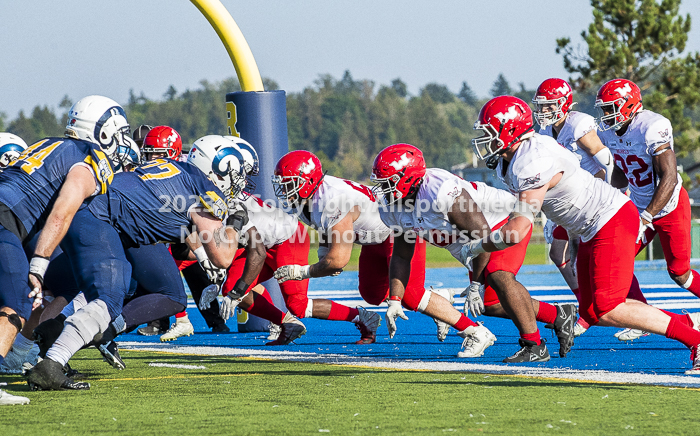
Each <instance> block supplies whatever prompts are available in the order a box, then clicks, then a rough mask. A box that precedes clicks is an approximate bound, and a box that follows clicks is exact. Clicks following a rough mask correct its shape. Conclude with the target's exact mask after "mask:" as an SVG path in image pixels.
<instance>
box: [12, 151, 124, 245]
mask: <svg viewBox="0 0 700 436" xmlns="http://www.w3.org/2000/svg"><path fill="white" fill-rule="evenodd" d="M75 165H87V166H89V167H90V168H92V171H93V172H94V174H95V177H96V182H97V186H98V189H99V192H101V193H104V192H106V191H107V186H108V185H109V184H110V183H111V182H112V179H113V177H114V170H113V165H112V162H111V161H110V159H109V157H107V155H106V154H105V153H104V152H103V151H102V150H101V149H100V147H99V146H98V145H96V144H93V143H91V142H87V141H81V140H75V139H69V138H46V139H43V140H41V141H39V142H37V143H36V144H33V145H32V146H30V147H28V148H27V149H26V150H24V152H22V154H21V155H20V156H19V157H18V158H17V160H15V161H14V162H12V163H11V164H10V165H9V166H8V167H7V168H5V170H4V171H3V172H2V173H0V203H3V204H5V206H7V207H8V208H9V209H10V210H11V211H12V212H13V213H14V214H15V216H17V218H18V219H19V220H20V221H21V222H22V224H23V225H24V229H25V230H26V232H27V233H28V234H30V235H32V234H35V233H36V232H37V231H39V230H41V227H43V225H44V221H45V220H46V218H47V217H48V215H49V213H50V212H51V206H52V205H53V202H54V201H55V200H56V197H58V192H59V190H60V189H61V185H62V184H63V182H64V180H65V179H66V176H68V172H69V171H70V170H71V169H72V168H73V167H74V166H75Z"/></svg>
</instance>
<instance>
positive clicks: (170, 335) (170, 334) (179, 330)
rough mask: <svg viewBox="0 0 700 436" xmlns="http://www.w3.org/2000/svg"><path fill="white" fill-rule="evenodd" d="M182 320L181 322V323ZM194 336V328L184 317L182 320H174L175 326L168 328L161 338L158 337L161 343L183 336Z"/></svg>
mask: <svg viewBox="0 0 700 436" xmlns="http://www.w3.org/2000/svg"><path fill="white" fill-rule="evenodd" d="M181 320H182V321H181ZM193 334H194V327H193V326H192V323H191V322H190V320H189V318H187V317H186V316H184V317H182V318H176V320H175V324H173V325H171V326H170V330H168V331H167V332H166V333H165V334H164V335H163V336H161V337H160V341H161V342H167V341H174V340H175V339H177V338H181V337H183V336H192V335H193Z"/></svg>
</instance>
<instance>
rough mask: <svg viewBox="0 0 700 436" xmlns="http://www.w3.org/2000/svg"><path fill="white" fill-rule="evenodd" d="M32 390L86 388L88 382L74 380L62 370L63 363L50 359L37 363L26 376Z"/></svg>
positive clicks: (88, 387)
mask: <svg viewBox="0 0 700 436" xmlns="http://www.w3.org/2000/svg"><path fill="white" fill-rule="evenodd" d="M27 384H29V389H31V390H33V391H60V390H86V389H90V383H83V382H75V381H73V380H72V379H70V378H68V377H67V376H66V374H64V372H63V365H61V364H60V363H58V362H56V361H53V360H51V359H44V360H42V361H41V362H39V363H37V364H36V366H34V368H32V370H31V371H30V372H29V376H28V377H27Z"/></svg>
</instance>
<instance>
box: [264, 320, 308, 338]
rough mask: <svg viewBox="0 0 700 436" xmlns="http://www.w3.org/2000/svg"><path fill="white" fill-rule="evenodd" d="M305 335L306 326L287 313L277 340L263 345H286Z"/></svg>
mask: <svg viewBox="0 0 700 436" xmlns="http://www.w3.org/2000/svg"><path fill="white" fill-rule="evenodd" d="M271 325H275V324H271ZM305 334H306V326H305V325H304V323H303V322H301V321H300V320H299V318H297V317H296V316H294V315H292V314H291V313H289V312H287V313H286V314H285V315H284V319H283V320H282V325H281V326H280V332H279V334H278V336H277V339H275V340H274V341H272V342H268V343H267V344H265V345H287V344H289V343H290V342H292V341H294V340H295V339H298V338H300V337H301V336H303V335H305Z"/></svg>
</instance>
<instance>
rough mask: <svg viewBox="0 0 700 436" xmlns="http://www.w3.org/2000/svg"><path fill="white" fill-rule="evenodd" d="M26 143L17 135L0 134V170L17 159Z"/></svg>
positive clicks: (24, 148)
mask: <svg viewBox="0 0 700 436" xmlns="http://www.w3.org/2000/svg"><path fill="white" fill-rule="evenodd" d="M26 149H27V143H26V142H24V141H23V140H22V138H20V137H19V136H17V135H13V134H12V133H7V132H1V133H0V168H5V167H6V166H8V165H9V164H10V163H11V162H12V161H13V160H15V159H17V158H18V157H19V155H20V154H22V152H23V151H24V150H26Z"/></svg>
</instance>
